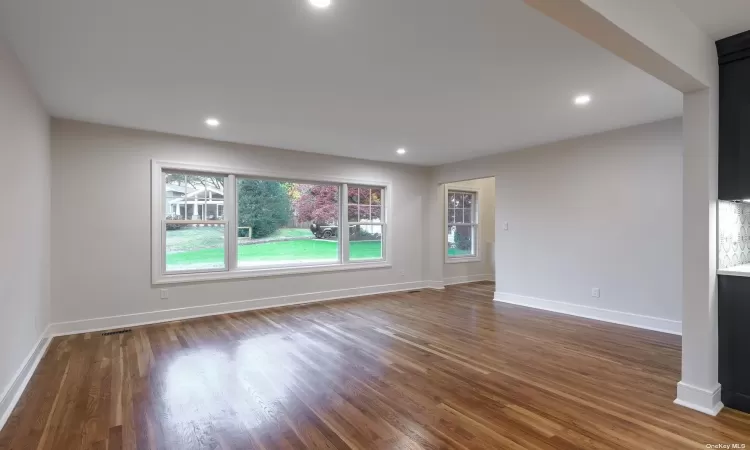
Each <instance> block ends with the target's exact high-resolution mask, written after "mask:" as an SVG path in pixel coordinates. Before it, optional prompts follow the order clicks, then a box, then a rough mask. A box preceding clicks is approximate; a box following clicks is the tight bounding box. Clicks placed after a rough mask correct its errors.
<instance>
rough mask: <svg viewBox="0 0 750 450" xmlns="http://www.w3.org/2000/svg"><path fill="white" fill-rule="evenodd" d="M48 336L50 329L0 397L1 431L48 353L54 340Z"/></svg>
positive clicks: (44, 333)
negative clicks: (43, 357)
mask: <svg viewBox="0 0 750 450" xmlns="http://www.w3.org/2000/svg"><path fill="white" fill-rule="evenodd" d="M48 336H49V327H48V328H47V330H45V331H44V332H43V333H42V335H41V336H40V337H39V340H38V341H37V342H36V345H34V347H33V348H32V349H31V351H30V352H29V354H28V355H27V356H26V359H24V361H23V363H22V364H21V367H19V368H18V370H17V371H16V374H15V375H14V376H13V378H12V379H11V380H10V383H9V384H8V385H7V386H6V388H5V391H3V393H2V395H0V430H1V429H2V428H3V426H5V422H7V421H8V418H9V417H10V414H11V413H12V412H13V408H15V407H16V404H17V403H18V400H19V399H20V398H21V394H23V391H24V389H26V385H27V384H29V380H31V376H32V375H34V371H36V367H37V366H38V365H39V361H41V360H42V356H44V354H45V353H46V352H47V347H48V346H49V343H50V341H51V340H52V339H50V338H49V337H48Z"/></svg>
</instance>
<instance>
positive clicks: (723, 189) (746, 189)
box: [716, 31, 750, 200]
mask: <svg viewBox="0 0 750 450" xmlns="http://www.w3.org/2000/svg"><path fill="white" fill-rule="evenodd" d="M716 48H717V51H718V54H719V92H720V93H719V199H721V200H742V199H750V31H748V32H745V33H742V34H738V35H736V36H732V37H728V38H726V39H722V40H720V41H718V42H716Z"/></svg>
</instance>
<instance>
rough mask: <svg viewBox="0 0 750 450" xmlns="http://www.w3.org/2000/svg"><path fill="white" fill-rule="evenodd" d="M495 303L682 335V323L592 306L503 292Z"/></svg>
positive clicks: (498, 294) (499, 293) (497, 293)
mask: <svg viewBox="0 0 750 450" xmlns="http://www.w3.org/2000/svg"><path fill="white" fill-rule="evenodd" d="M495 301H498V302H504V303H510V304H513V305H520V306H528V307H529V308H536V309H543V310H546V311H553V312H557V313H562V314H568V315H571V316H578V317H585V318H587V319H595V320H601V321H603V322H611V323H616V324H620V325H627V326H631V327H636V328H644V329H646V330H653V331H661V332H663V333H669V334H679V335H681V334H682V322H680V321H677V320H670V319H662V318H660V317H651V316H643V315H640V314H633V313H627V312H622V311H614V310H611V309H602V308H594V307H593V306H584V305H576V304H573V303H565V302H558V301H554V300H545V299H541V298H535V297H526V296H523V295H516V294H508V293H505V292H495Z"/></svg>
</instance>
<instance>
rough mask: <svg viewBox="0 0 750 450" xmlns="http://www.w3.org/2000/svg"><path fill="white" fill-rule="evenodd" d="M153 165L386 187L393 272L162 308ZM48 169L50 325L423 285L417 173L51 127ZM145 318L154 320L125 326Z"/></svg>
mask: <svg viewBox="0 0 750 450" xmlns="http://www.w3.org/2000/svg"><path fill="white" fill-rule="evenodd" d="M152 158H155V159H158V160H166V161H176V162H185V163H192V164H205V165H213V166H221V167H237V168H245V169H249V170H259V169H260V170H268V171H270V172H275V173H284V172H285V171H292V172H293V173H305V174H308V175H309V176H314V177H320V178H321V179H325V177H326V176H330V177H346V178H353V179H358V178H361V179H367V180H382V181H386V182H391V183H392V189H393V192H392V195H391V198H392V203H393V204H392V205H391V207H392V208H393V214H392V216H391V217H392V222H391V223H390V224H389V227H390V229H391V234H390V237H391V238H392V239H393V242H392V244H393V245H392V247H391V248H392V255H390V256H391V261H392V263H393V267H392V268H390V269H388V268H386V269H374V270H361V271H347V272H336V273H327V274H315V275H297V276H287V277H275V278H253V279H247V280H239V281H222V282H204V283H195V284H189V285H174V286H169V299H168V300H161V299H160V295H159V289H158V288H156V287H152V286H151V278H150V277H151V275H150V266H151V261H150V254H151V253H150V252H151V250H150V248H151V247H150V245H151V241H150V226H151V225H150V224H151V222H150V221H151V218H150V216H151V209H150V199H151V196H150V190H151V185H150V161H151V159H152ZM52 162H53V166H52V215H53V217H55V218H56V219H57V220H56V221H55V226H54V227H53V230H52V258H53V259H52V261H53V266H54V268H55V270H54V271H53V274H52V287H53V303H52V304H53V308H52V319H53V322H67V321H79V320H82V319H93V318H101V317H107V316H121V315H127V314H141V313H147V312H153V311H159V310H168V309H175V308H190V307H200V306H205V305H214V304H217V303H226V302H238V301H246V300H255V299H265V298H269V297H286V296H291V295H295V294H308V293H316V292H324V291H334V290H335V291H339V290H346V289H353V290H357V289H361V288H364V287H372V286H378V287H383V289H398V288H401V287H403V288H408V287H409V286H411V285H419V284H421V282H422V244H423V240H422V239H420V238H419V237H418V236H419V227H420V225H421V218H422V215H423V213H422V210H423V207H424V204H423V202H424V201H425V200H424V199H423V192H424V191H425V186H426V180H427V175H428V170H427V169H424V168H419V167H412V166H406V165H396V164H388V163H374V162H368V161H361V160H355V159H347V158H338V157H330V156H322V155H314V154H310V153H300V152H291V151H285V150H279V149H270V148H262V147H252V146H247V145H236V144H228V143H220V142H214V141H206V140H200V139H191V138H183V137H178V136H172V135H166V134H159V133H152V132H145V131H137V130H129V129H123V128H116V127H107V126H100V125H93V124H86V123H81V122H75V121H62V120H53V122H52ZM351 293H352V292H350V291H346V292H344V295H348V294H351ZM245 305H246V304H245ZM207 311H209V310H206V309H200V308H198V309H192V310H186V311H184V314H181V315H186V314H193V313H194V314H201V313H206V312H207ZM159 317H160V316H159ZM149 318H154V319H156V318H157V316H154V315H148V314H146V315H140V316H137V317H132V318H131V319H132V320H134V321H137V320H148V319H149ZM99 323H102V322H95V323H92V327H96V326H97V324H99Z"/></svg>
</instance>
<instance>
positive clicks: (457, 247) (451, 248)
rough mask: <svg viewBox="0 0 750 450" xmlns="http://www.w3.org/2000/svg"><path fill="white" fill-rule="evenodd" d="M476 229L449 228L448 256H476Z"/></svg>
mask: <svg viewBox="0 0 750 450" xmlns="http://www.w3.org/2000/svg"><path fill="white" fill-rule="evenodd" d="M474 254H475V252H474V227H473V226H472V225H452V226H448V256H449V257H466V256H474Z"/></svg>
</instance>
